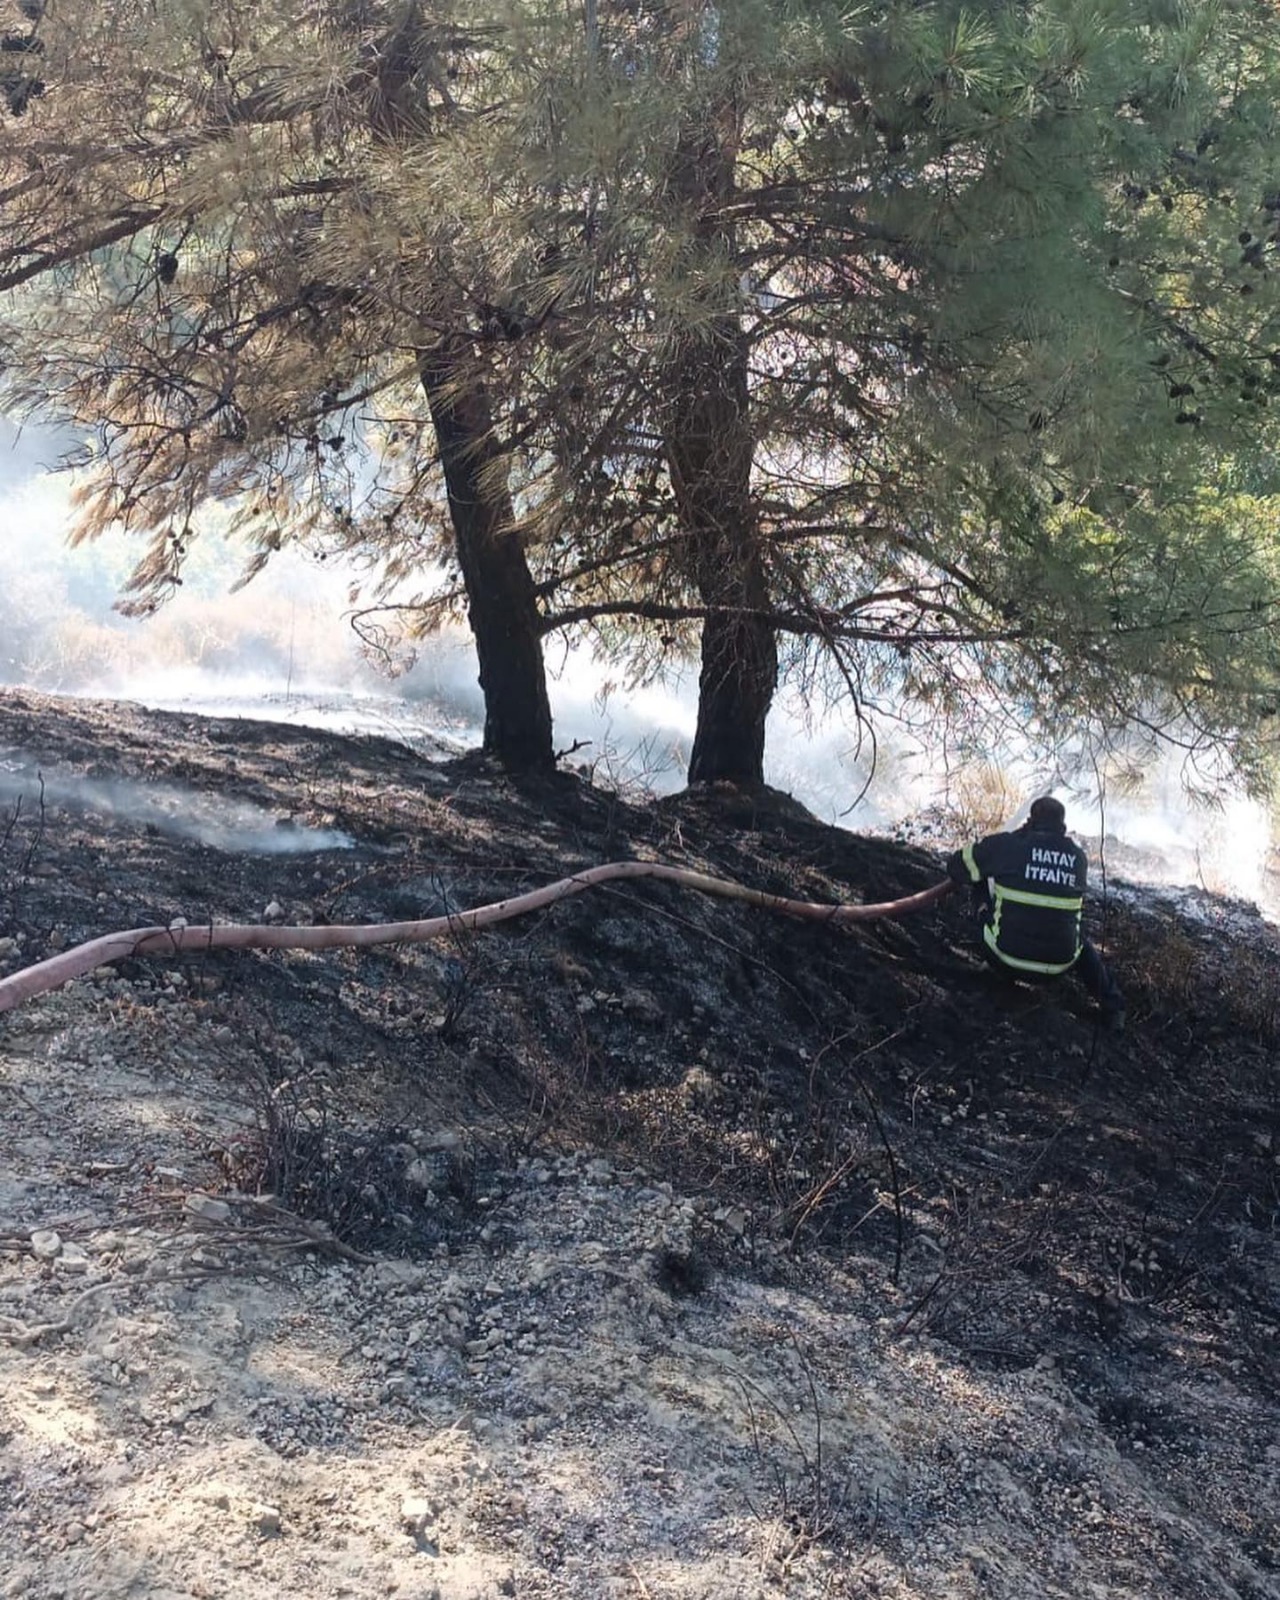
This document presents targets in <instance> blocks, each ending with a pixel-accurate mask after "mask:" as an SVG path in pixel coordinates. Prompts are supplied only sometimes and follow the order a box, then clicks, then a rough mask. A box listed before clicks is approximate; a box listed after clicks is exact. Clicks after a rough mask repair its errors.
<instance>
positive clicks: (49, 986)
mask: <svg viewBox="0 0 1280 1600" xmlns="http://www.w3.org/2000/svg"><path fill="white" fill-rule="evenodd" d="M624 878H659V879H661V880H662V881H663V882H666V883H678V884H681V885H682V886H683V887H684V888H686V889H697V890H699V891H700V892H701V893H703V894H712V895H719V896H720V897H722V898H723V899H728V900H743V901H745V902H746V903H747V904H748V905H753V906H760V907H762V908H763V909H764V910H766V911H777V912H781V913H782V914H783V915H785V916H790V917H804V918H806V919H808V920H809V921H813V922H826V923H829V924H831V925H833V926H835V927H843V926H844V925H845V924H846V923H851V922H875V921H878V920H880V919H881V918H896V917H906V916H910V915H911V913H912V912H914V911H922V910H923V909H924V908H925V907H926V906H929V905H932V904H933V903H934V902H935V901H938V900H941V899H942V898H943V897H944V896H945V895H947V894H949V893H950V892H951V890H952V889H953V888H954V887H955V885H954V884H953V883H952V882H951V881H950V880H949V879H947V880H945V881H944V882H942V883H937V884H934V885H933V887H932V888H930V889H922V890H921V891H920V892H919V893H918V894H911V895H906V896H905V897H904V898H903V899H901V900H885V901H881V902H880V903H878V904H875V905H855V904H835V905H825V904H823V903H821V902H819V901H811V900H788V899H786V898H784V897H783V896H782V895H776V894H766V893H765V892H764V891H763V890H761V889H748V888H746V887H745V886H744V885H743V884H740V883H734V882H732V881H731V880H730V879H728V878H714V877H711V876H709V875H708V874H706V873H702V872H690V871H688V870H686V869H685V868H684V867H668V866H663V865H662V864H660V863H659V862H656V861H607V862H605V863H604V865H602V866H599V867H589V868H587V869H586V870H585V871H583V872H576V873H574V874H573V875H572V876H571V877H568V878H559V879H557V881H556V882H555V883H549V884H547V885H546V887H545V888H542V889H532V890H530V891H529V892H528V893H527V894H518V895H513V896H512V897H511V898H510V899H507V900H495V901H493V902H492V903H491V904H489V905H484V906H476V907H474V908H473V909H472V910H470V911H455V912H449V913H447V914H446V915H444V916H440V917H428V918H426V919H425V920H423V921H420V922H373V923H359V924H351V925H346V926H343V925H340V924H337V923H320V924H317V925H315V926H311V927H282V926H272V925H259V924H254V923H249V924H242V923H230V922H229V923H224V924H222V925H218V924H214V923H205V924H196V925H193V924H190V923H186V922H182V921H177V922H173V923H171V924H170V925H169V926H168V927H167V928H131V929H129V930H127V931H121V932H119V933H108V934H104V935H103V936H102V937H101V938H98V939H91V940H89V942H88V943H87V944H78V945H75V946H73V947H72V948H71V949H70V950H63V951H61V952H59V954H57V955H55V956H50V957H49V959H48V960H47V961H39V962H37V963H36V964H35V965H34V966H30V967H24V968H23V969H22V970H21V971H20V972H15V973H12V974H11V975H10V976H9V977H7V978H3V979H0V1012H3V1011H12V1010H13V1009H14V1007H16V1006H20V1005H23V1004H25V1003H26V1001H28V1000H33V999H35V997H36V996H37V995H41V994H48V993H49V992H50V990H53V989H59V988H61V987H62V985H63V984H65V983H70V982H71V981H72V980H73V979H75V978H82V977H84V976H85V974H86V973H90V972H94V971H96V970H97V968H98V967H101V966H106V965H109V964H110V963H111V962H113V961H123V960H126V959H128V958H130V957H133V956H172V955H177V954H180V953H182V952H194V953H199V954H203V953H204V952H206V951H209V950H334V949H340V948H344V947H346V948H368V947H369V946H372V945H380V944H421V943H423V942H425V941H426V940H429V939H438V938H442V937H447V936H449V935H451V934H459V933H470V932H474V931H475V930H476V929H478V928H487V927H490V926H491V925H492V924H493V923H495V922H505V921H506V920H507V919H508V918H509V917H522V916H525V915H526V914H527V913H528V912H530V911H538V910H541V909H542V908H543V907H545V906H552V905H555V904H556V903H557V902H558V901H560V900H567V899H568V898H569V896H570V895H574V894H580V893H581V892H582V891H583V890H584V889H592V888H595V886H596V885H597V884H601V883H610V882H615V881H617V880H619V879H624Z"/></svg>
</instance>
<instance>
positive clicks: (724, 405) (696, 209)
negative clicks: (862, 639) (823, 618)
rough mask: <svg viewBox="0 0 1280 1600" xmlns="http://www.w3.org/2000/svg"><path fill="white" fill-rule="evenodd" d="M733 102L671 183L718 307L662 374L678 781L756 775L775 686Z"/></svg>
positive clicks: (685, 139) (691, 139)
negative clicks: (738, 269) (694, 702)
mask: <svg viewBox="0 0 1280 1600" xmlns="http://www.w3.org/2000/svg"><path fill="white" fill-rule="evenodd" d="M741 120H742V118H741V107H740V106H739V105H738V104H737V103H736V101H735V100H734V99H733V98H732V97H729V98H726V99H725V100H723V101H722V102H720V103H719V104H717V105H714V106H713V107H711V108H709V109H708V110H707V111H705V112H704V114H703V115H702V116H701V117H700V118H698V119H697V120H696V121H694V122H693V123H692V124H691V125H690V126H688V127H687V128H685V129H684V130H683V131H682V133H681V136H680V137H679V139H678V140H677V143H676V151H675V159H674V162H673V164H672V169H671V176H670V188H671V192H672V195H673V197H674V198H676V199H677V200H678V201H679V202H680V203H681V204H682V205H683V206H685V207H686V208H688V210H689V211H691V212H692V213H693V218H692V220H693V225H694V233H695V236H696V237H697V238H698V239H699V240H700V242H701V244H702V246H703V248H704V250H705V252H706V262H707V266H708V269H709V271H708V278H709V281H710V283H711V285H712V286H713V287H712V288H711V294H712V295H713V296H715V297H717V298H718V299H719V300H720V306H719V307H718V309H716V310H715V311H714V312H713V314H712V315H711V316H710V317H709V318H708V319H707V320H706V321H705V322H701V323H699V324H695V325H694V326H692V327H688V328H686V329H685V330H684V331H683V332H682V333H681V334H679V335H678V336H677V338H676V342H675V344H676V347H675V352H674V355H673V359H672V361H671V363H670V364H669V366H668V368H667V373H666V381H667V388H668V393H669V395H670V400H669V403H668V406H667V414H666V437H665V440H664V453H665V455H666V459H667V468H668V471H669V472H670V475H671V485H672V490H673V492H674V494H675V498H676V503H677V505H678V506H679V508H680V520H681V523H682V525H683V527H684V529H685V531H686V532H687V534H688V536H689V546H690V555H691V574H692V577H693V579H694V582H695V584H696V586H697V590H698V595H699V598H700V599H701V601H702V603H703V605H705V606H710V607H712V608H713V611H712V615H711V616H709V617H708V618H707V620H706V621H705V622H704V623H703V625H702V669H701V673H700V675H699V679H698V724H697V729H696V731H695V733H694V740H693V753H692V755H691V757H690V759H689V782H690V783H705V782H711V781H714V780H715V779H718V778H719V779H727V780H730V781H731V782H734V783H742V784H760V783H763V782H764V728H765V719H766V718H767V716H768V714H769V706H770V704H771V703H772V700H773V694H774V690H775V688H776V687H777V682H778V642H777V635H776V632H775V630H774V628H773V626H772V625H771V624H770V623H768V622H766V621H765V620H764V617H765V614H766V613H767V612H768V611H769V609H770V596H769V580H768V573H767V570H766V567H765V563H764V556H763V551H762V549H761V544H760V528H759V523H758V521H757V519H756V511H755V502H754V500H753V498H752V493H751V464H752V460H753V457H754V454H755V440H754V438H753V436H752V432H751V394H750V389H749V386H748V380H747V347H748V345H747V337H746V333H745V331H744V329H743V326H742V316H741V312H740V308H739V306H738V304H737V301H736V296H735V294H734V292H733V291H732V290H730V291H728V292H727V293H726V291H725V290H724V288H723V284H724V276H725V274H724V265H725V258H726V257H728V258H729V259H732V256H733V253H734V237H733V229H732V228H731V227H729V226H726V225H725V224H723V223H722V222H720V221H719V220H718V218H717V212H718V211H719V210H720V208H721V207H722V206H723V205H724V204H725V203H726V202H727V201H728V200H729V199H730V198H731V197H732V195H733V191H734V163H735V158H736V152H737V149H738V144H739V140H740V137H741Z"/></svg>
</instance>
